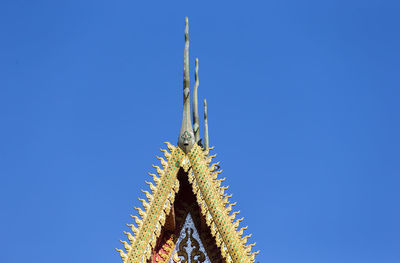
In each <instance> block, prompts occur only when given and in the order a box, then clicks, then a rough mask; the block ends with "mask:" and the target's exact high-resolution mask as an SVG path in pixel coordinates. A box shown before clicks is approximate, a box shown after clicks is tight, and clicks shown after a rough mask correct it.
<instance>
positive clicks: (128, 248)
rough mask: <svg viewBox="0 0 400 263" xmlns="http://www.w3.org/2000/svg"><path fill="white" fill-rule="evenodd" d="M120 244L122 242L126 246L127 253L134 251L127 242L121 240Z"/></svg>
mask: <svg viewBox="0 0 400 263" xmlns="http://www.w3.org/2000/svg"><path fill="white" fill-rule="evenodd" d="M119 242H121V243H122V244H124V247H125V250H126V252H128V251H130V250H131V249H132V247H131V246H130V245H129V244H128V242H126V241H122V240H120V241H119Z"/></svg>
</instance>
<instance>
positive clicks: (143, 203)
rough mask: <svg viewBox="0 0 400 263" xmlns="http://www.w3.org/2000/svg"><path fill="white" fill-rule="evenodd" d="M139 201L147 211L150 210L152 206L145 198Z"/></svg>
mask: <svg viewBox="0 0 400 263" xmlns="http://www.w3.org/2000/svg"><path fill="white" fill-rule="evenodd" d="M139 201H140V202H142V205H143V207H144V209H145V210H146V211H147V210H148V209H149V208H150V204H149V203H147V202H146V200H144V199H143V198H139Z"/></svg>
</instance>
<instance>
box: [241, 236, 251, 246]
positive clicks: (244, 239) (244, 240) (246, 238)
mask: <svg viewBox="0 0 400 263" xmlns="http://www.w3.org/2000/svg"><path fill="white" fill-rule="evenodd" d="M250 237H251V234H250V235H247V236H245V237H243V238H242V239H241V240H242V244H243V245H245V244H246V243H247V240H248V239H249V238H250Z"/></svg>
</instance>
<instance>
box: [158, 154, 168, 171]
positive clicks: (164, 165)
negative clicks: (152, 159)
mask: <svg viewBox="0 0 400 263" xmlns="http://www.w3.org/2000/svg"><path fill="white" fill-rule="evenodd" d="M156 158H157V159H158V160H160V163H161V165H162V167H163V169H166V168H167V166H168V163H167V161H166V160H164V158H162V157H158V156H156Z"/></svg>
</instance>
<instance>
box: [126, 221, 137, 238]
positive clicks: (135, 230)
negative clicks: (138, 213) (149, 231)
mask: <svg viewBox="0 0 400 263" xmlns="http://www.w3.org/2000/svg"><path fill="white" fill-rule="evenodd" d="M126 225H127V226H128V227H130V228H131V229H132V233H133V234H134V235H135V236H137V235H138V234H139V228H137V227H135V225H133V224H126Z"/></svg>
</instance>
